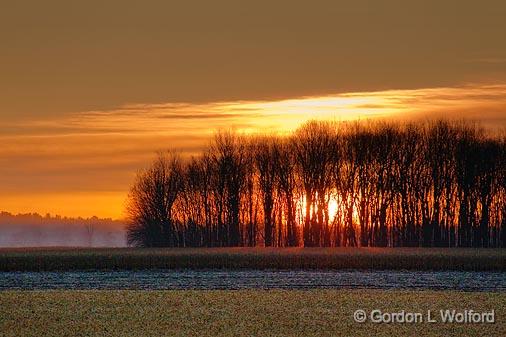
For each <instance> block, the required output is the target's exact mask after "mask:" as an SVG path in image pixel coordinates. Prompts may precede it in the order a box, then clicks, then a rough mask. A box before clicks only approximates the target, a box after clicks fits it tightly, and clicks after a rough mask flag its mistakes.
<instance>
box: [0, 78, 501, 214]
mask: <svg viewBox="0 0 506 337" xmlns="http://www.w3.org/2000/svg"><path fill="white" fill-rule="evenodd" d="M441 117H445V118H453V119H463V118H466V119H471V120H479V121H481V122H482V123H483V124H484V125H485V126H489V127H495V128H497V127H503V128H504V127H506V84H495V85H465V86H459V87H443V88H426V89H415V90H387V91H377V92H356V93H343V94H335V95H326V96H318V97H300V98H294V99H286V100H279V101H233V102H215V103H203V104H191V103H167V104H130V105H126V106H123V107H119V108H118V109H114V110H107V111H87V112H81V113H73V114H70V115H67V116H66V117H63V118H62V117H60V118H58V119H40V120H28V121H26V120H23V121H17V122H14V121H11V122H9V123H8V124H6V125H4V127H3V130H2V131H1V133H0V141H1V142H2V151H1V152H0V185H1V186H2V191H0V205H2V202H4V204H8V205H13V204H15V202H14V201H15V200H16V197H15V195H16V194H20V195H23V198H20V199H19V201H20V202H19V208H18V209H10V210H11V211H16V212H17V211H21V212H22V211H29V210H30V209H25V208H29V207H32V208H36V205H35V204H34V203H37V202H39V201H37V200H39V199H40V200H44V198H38V199H36V200H34V201H31V204H30V205H28V204H26V202H25V201H26V195H27V194H33V195H36V194H39V195H45V194H48V193H49V194H51V195H53V194H54V193H58V195H67V198H68V200H69V201H68V202H66V203H62V206H61V207H63V208H64V205H65V204H72V202H73V201H72V200H74V199H75V198H74V197H73V195H75V192H76V191H80V192H83V193H84V192H86V193H92V194H95V195H97V200H101V201H100V202H102V200H103V199H104V198H105V195H108V193H109V194H110V193H114V195H115V196H116V197H115V199H114V200H113V199H111V202H112V203H114V205H111V209H114V210H118V209H121V205H117V203H118V197H117V196H118V195H126V191H127V189H128V186H129V185H130V183H131V180H132V178H133V176H134V174H135V172H136V171H137V170H138V169H139V168H142V167H144V166H145V165H146V164H148V163H149V161H150V159H151V158H152V156H153V154H154V152H155V151H157V150H160V149H165V148H179V149H180V150H181V151H182V152H184V153H188V154H192V153H197V152H199V151H200V150H201V149H202V147H203V146H205V145H206V144H207V143H208V142H209V139H210V137H211V136H212V134H213V133H214V132H215V131H216V130H217V129H235V130H237V131H239V132H246V133H249V132H262V133H264V132H281V133H284V132H289V131H291V130H293V129H295V128H297V127H298V126H299V125H300V124H301V123H303V122H305V121H307V120H309V119H332V120H340V121H346V120H354V119H374V118H394V119H402V120H416V119H431V118H441ZM101 195H102V197H101ZM73 198H74V199H73ZM13 200H14V201H13ZM51 200H53V199H51ZM7 201H8V202H7ZM46 201H47V200H46ZM74 201H76V202H78V201H77V199H76V200H74ZM40 202H42V201H40ZM47 204H49V201H47V202H46V203H45V205H47ZM95 206H96V205H93V203H90V205H89V208H90V209H93V207H95ZM40 207H42V206H40ZM40 207H39V208H40ZM63 208H62V210H61V211H60V213H62V214H67V215H76V214H68V213H66V212H65V209H63ZM100 209H102V210H103V209H104V208H103V207H101V208H100ZM69 212H70V211H69ZM98 215H104V214H98ZM105 215H107V216H110V215H111V214H110V213H107V214H105ZM118 216H119V214H118Z"/></svg>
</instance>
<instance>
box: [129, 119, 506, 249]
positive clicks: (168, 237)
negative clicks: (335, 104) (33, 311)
mask: <svg viewBox="0 0 506 337" xmlns="http://www.w3.org/2000/svg"><path fill="white" fill-rule="evenodd" d="M127 214H128V223H127V232H128V235H127V239H128V243H129V244H130V245H135V246H144V247H201V246H206V247H222V246H275V247H285V246H305V247H337V246H351V247H356V246H361V247H387V246H388V247H401V246H405V247H419V246H423V247H506V137H505V136H502V137H501V136H497V135H491V134H490V133H489V132H487V130H485V129H484V128H482V127H481V126H480V125H478V124H473V123H469V122H451V121H445V120H439V121H431V122H425V123H411V124H400V123H388V122H347V123H345V122H341V123H337V122H328V121H310V122H307V123H306V124H304V125H302V126H301V127H299V128H298V129H297V130H296V131H294V132H293V133H291V134H289V135H255V136H245V135H239V134H237V133H234V132H218V133H216V135H215V137H214V139H213V140H212V142H211V144H210V145H209V146H208V147H207V148H206V149H205V150H204V151H203V152H202V153H201V154H200V155H198V156H193V157H191V158H186V159H185V158H182V157H181V155H179V154H178V153H177V152H174V151H171V152H166V153H160V154H159V156H158V157H157V159H156V160H155V161H154V162H153V163H152V165H151V166H150V167H149V168H148V169H146V170H144V171H142V172H140V173H139V174H138V175H137V177H136V180H135V183H134V184H133V186H132V188H131V191H130V194H129V198H128V204H127Z"/></svg>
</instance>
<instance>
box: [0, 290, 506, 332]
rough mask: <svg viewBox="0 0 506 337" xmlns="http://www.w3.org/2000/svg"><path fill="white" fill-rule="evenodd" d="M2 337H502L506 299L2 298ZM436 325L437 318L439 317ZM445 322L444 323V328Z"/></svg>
mask: <svg viewBox="0 0 506 337" xmlns="http://www.w3.org/2000/svg"><path fill="white" fill-rule="evenodd" d="M0 303H2V305H0V336H2V337H3V336H5V337H10V336H14V335H16V336H37V337H39V336H504V335H505V334H506V321H505V319H506V316H505V315H504V310H505V309H506V293H460V292H450V291H444V292H439V291H438V292H432V291H421V292H418V291H416V292H415V291H374V290H356V291H350V290H312V291H262V290H247V291H55V292H53V291H46V292H17V291H15V292H10V291H9V292H0ZM357 309H363V310H365V311H366V312H370V311H371V310H373V309H379V310H382V311H383V312H394V311H400V310H405V311H407V312H422V313H423V314H424V316H425V313H426V312H427V310H432V311H433V312H435V313H439V310H441V309H443V310H446V309H456V310H462V311H463V310H466V309H467V310H470V309H472V310H474V311H490V310H495V323H494V324H487V323H481V324H462V323H461V324H458V323H441V322H437V323H427V322H426V321H424V322H421V323H412V324H405V323H404V324H401V323H395V324H378V323H371V322H367V323H357V322H355V321H354V319H353V314H354V312H355V311H356V310H357ZM436 317H438V316H436ZM439 321H440V320H439Z"/></svg>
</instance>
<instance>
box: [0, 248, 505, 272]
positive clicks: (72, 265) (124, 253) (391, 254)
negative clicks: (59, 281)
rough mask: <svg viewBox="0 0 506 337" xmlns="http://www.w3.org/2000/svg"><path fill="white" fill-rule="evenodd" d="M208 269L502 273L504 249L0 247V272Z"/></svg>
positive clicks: (503, 268) (503, 269)
mask: <svg viewBox="0 0 506 337" xmlns="http://www.w3.org/2000/svg"><path fill="white" fill-rule="evenodd" d="M209 268H217V269H369V270H371V269H374V270H386V269H390V270H462V271H506V249H462V248H458V249H457V248H455V249H451V248H179V249H140V248H117V249H109V248H107V249H83V248H80V249H68V248H51V249H41V248H34V249H0V271H65V270H141V269H209Z"/></svg>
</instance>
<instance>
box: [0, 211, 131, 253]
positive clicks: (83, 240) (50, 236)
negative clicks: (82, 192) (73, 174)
mask: <svg viewBox="0 0 506 337" xmlns="http://www.w3.org/2000/svg"><path fill="white" fill-rule="evenodd" d="M123 226H124V225H123V222H122V221H119V220H112V219H100V218H97V217H91V218H80V217H79V218H68V217H61V216H58V215H56V216H51V215H49V214H47V215H45V216H42V215H40V214H37V213H28V214H16V215H14V214H11V213H8V212H1V213H0V247H125V246H126V239H125V231H124V229H123V228H124V227H123Z"/></svg>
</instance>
